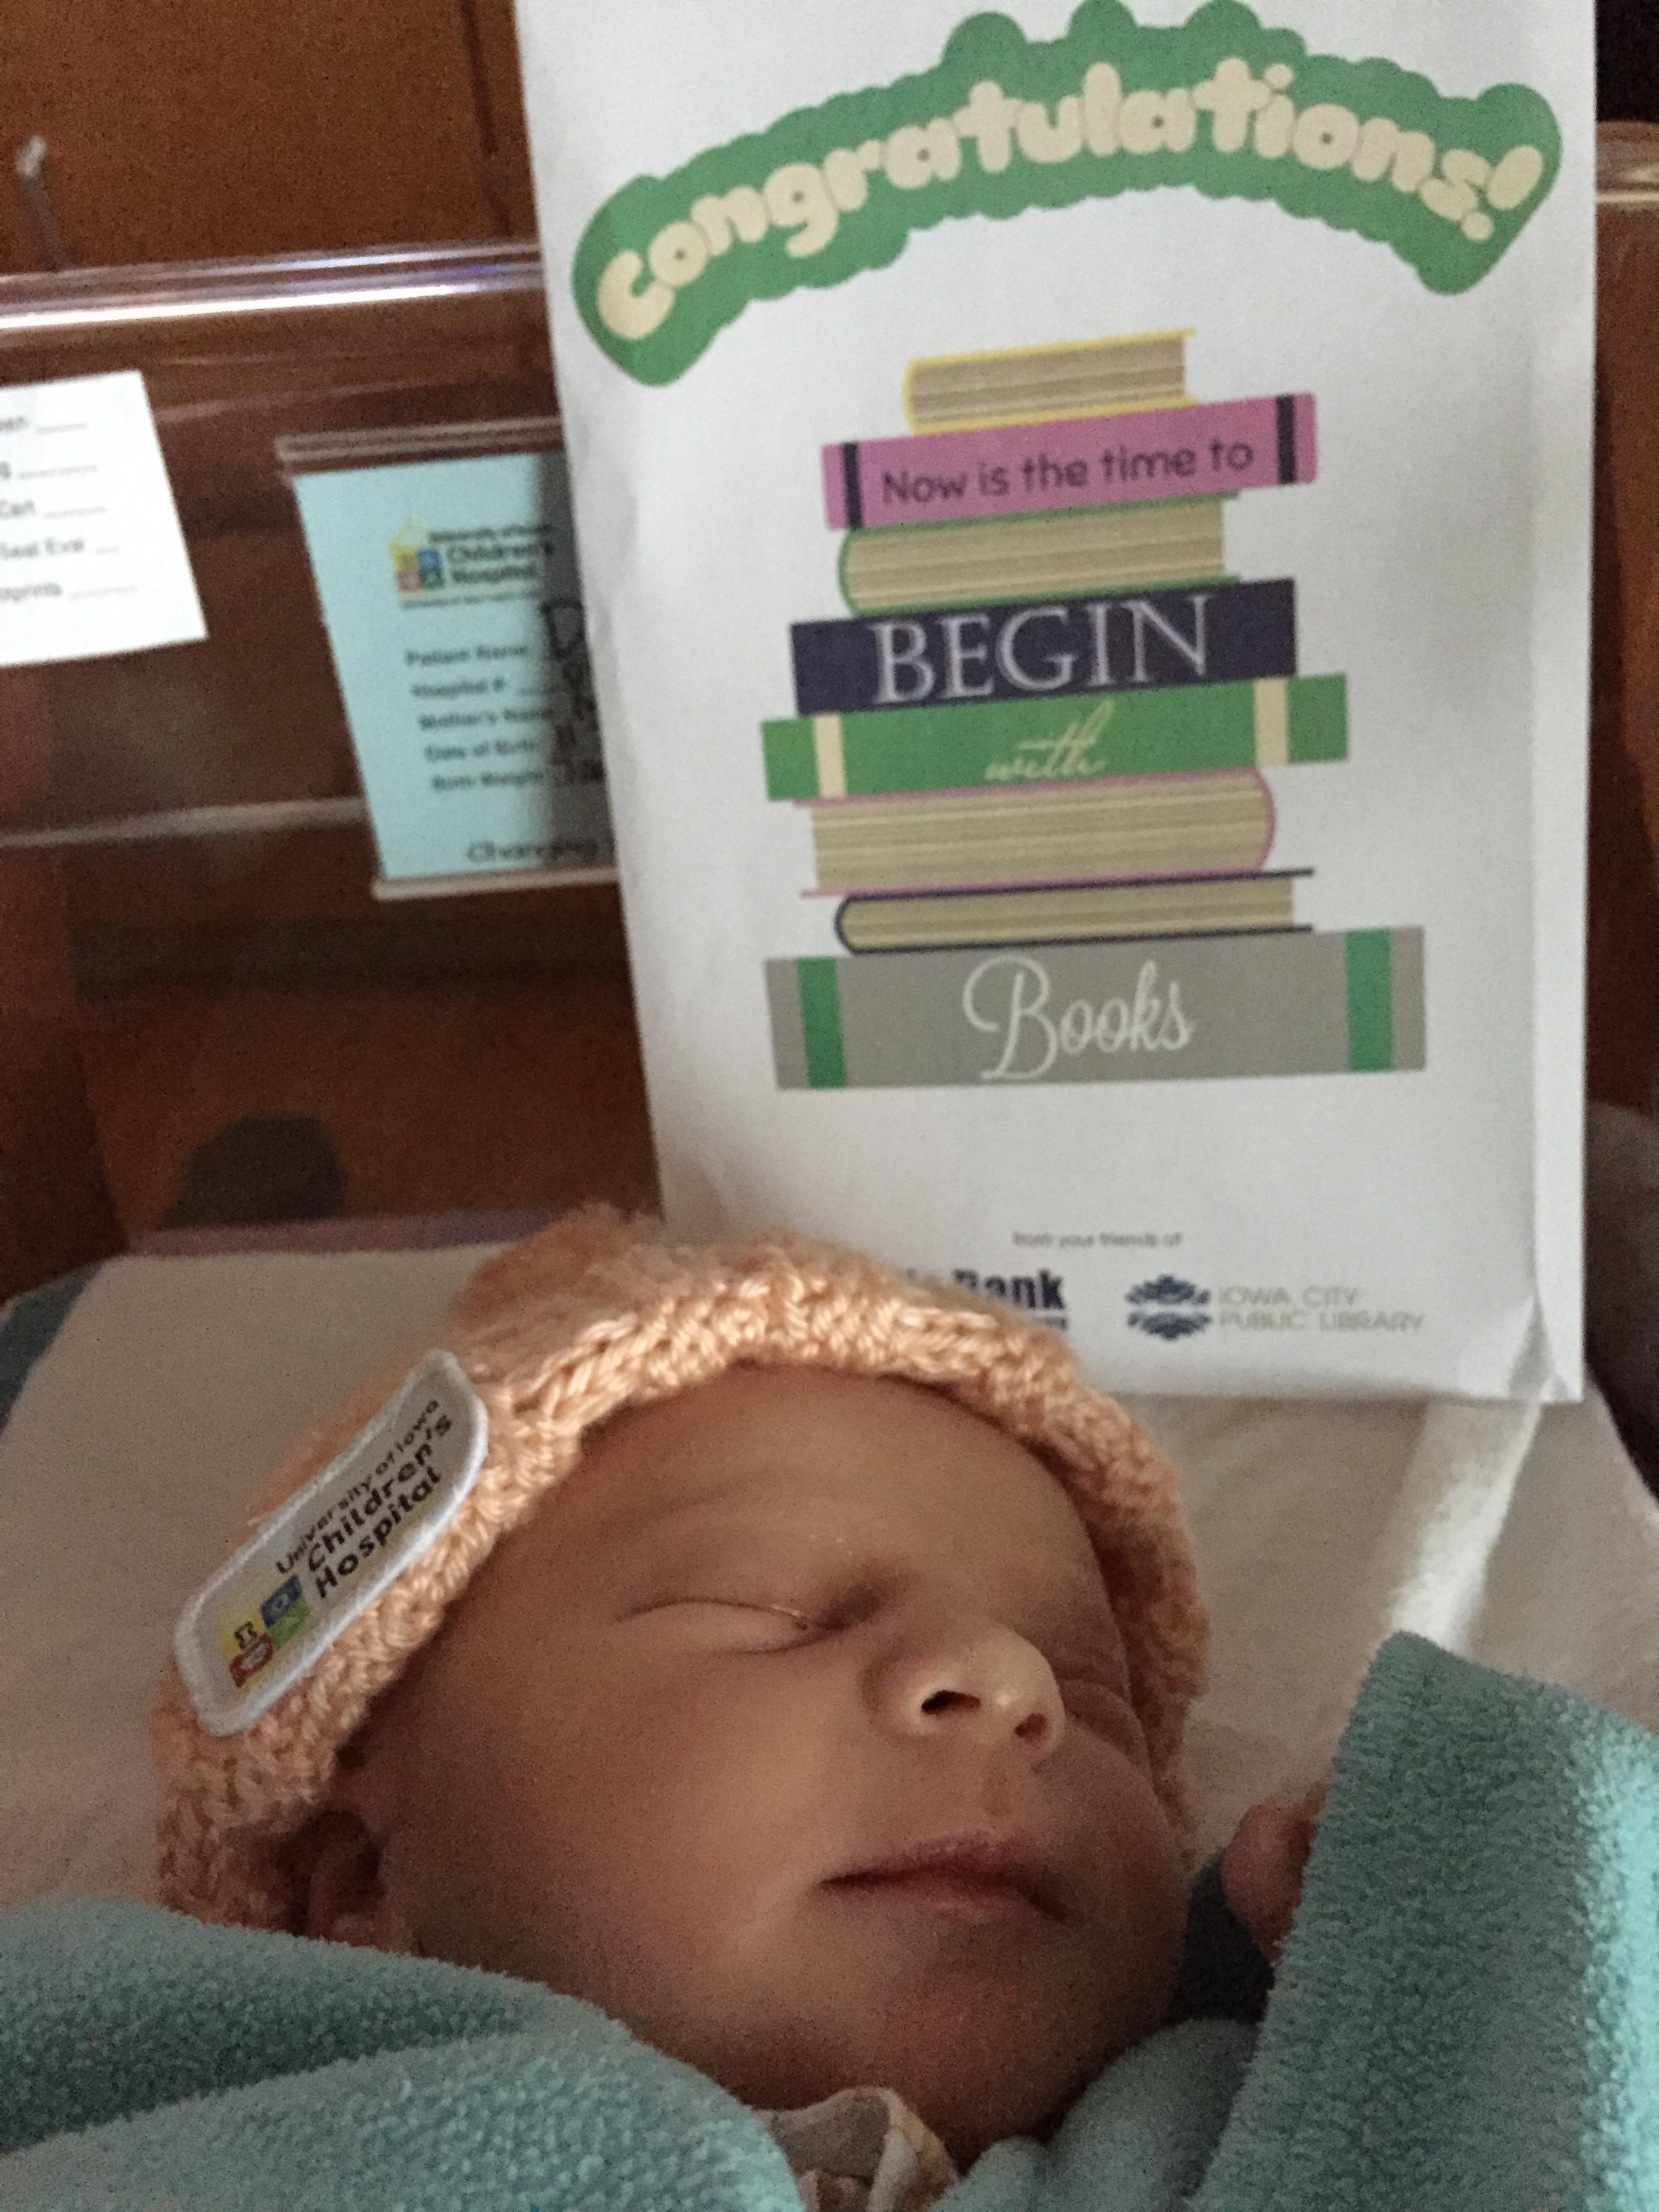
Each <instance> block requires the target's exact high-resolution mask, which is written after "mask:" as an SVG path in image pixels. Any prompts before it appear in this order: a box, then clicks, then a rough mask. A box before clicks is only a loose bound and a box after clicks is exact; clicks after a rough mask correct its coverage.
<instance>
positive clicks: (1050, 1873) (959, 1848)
mask: <svg viewBox="0 0 1659 2212" xmlns="http://www.w3.org/2000/svg"><path fill="white" fill-rule="evenodd" d="M928 1875H937V1876H939V1877H940V1878H941V1880H948V1879H951V1878H954V1879H956V1880H957V1881H962V1882H963V1883H965V1884H969V1883H974V1884H982V1885H983V1886H984V1887H986V1888H987V1889H992V1890H994V1889H1003V1890H1008V1891H1012V1893H1015V1894H1016V1895H1018V1897H1021V1898H1023V1899H1024V1900H1025V1902H1026V1903H1027V1904H1029V1905H1035V1906H1036V1909H1037V1910H1038V1911H1040V1912H1043V1913H1046V1914H1047V1915H1048V1917H1050V1918H1051V1919H1055V1920H1059V1919H1063V1918H1064V1917H1066V1914H1065V1910H1064V1905H1063V1903H1062V1900H1061V1896H1060V1883H1059V1881H1058V1879H1057V1877H1056V1875H1055V1872H1054V1868H1053V1866H1052V1865H1051V1864H1050V1863H1049V1861H1048V1857H1047V1856H1046V1855H1045V1854H1044V1853H1043V1852H1042V1850H1040V1849H1039V1848H1038V1846H1037V1845H1036V1844H1035V1843H1034V1842H1033V1841H1032V1840H1031V1839H1030V1838H1029V1837H1025V1836H1018V1835H1012V1836H1011V1835H1006V1834H1002V1835H999V1834H996V1833H994V1832H988V1831H986V1830H983V1829H978V1830H970V1831H957V1832H953V1833H951V1834H948V1835H942V1836H934V1837H929V1838H924V1839H923V1840H921V1842H918V1843H915V1844H908V1845H905V1846H902V1847H901V1848H900V1849H898V1850H894V1851H890V1852H887V1853H884V1855H883V1856H882V1857H879V1858H877V1859H874V1860H872V1861H871V1862H869V1863H866V1864H864V1865H860V1866H855V1867H852V1868H849V1869H847V1871H846V1872H844V1873H842V1874H839V1875H832V1876H831V1877H830V1879H829V1884H828V1887H832V1888H843V1889H854V1888H866V1889H872V1890H873V1889H878V1888H880V1887H882V1886H883V1885H884V1884H889V1883H890V1884H893V1885H895V1886H897V1885H899V1884H901V1883H902V1882H905V1881H909V1880H912V1879H915V1880H918V1881H920V1880H921V1879H922V1878H925V1877H926V1876H928Z"/></svg>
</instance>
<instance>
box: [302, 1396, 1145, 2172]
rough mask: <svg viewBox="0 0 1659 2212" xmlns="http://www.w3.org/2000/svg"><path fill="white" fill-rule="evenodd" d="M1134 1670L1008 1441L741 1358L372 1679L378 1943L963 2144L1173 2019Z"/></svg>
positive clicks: (737, 2081) (611, 1457)
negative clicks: (901, 2109)
mask: <svg viewBox="0 0 1659 2212" xmlns="http://www.w3.org/2000/svg"><path fill="white" fill-rule="evenodd" d="M343 1802H346V1803H347V1804H349V1805H350V1806H352V1807H353V1808H354V1809H355V1811H356V1813H358V1814H361V1816H362V1819H363V1820H364V1822H365V1824H366V1825H367V1826H368V1830H369V1832H370V1835H371V1837H372V1838H374V1842H375V1844H378V1846H379V1865H378V1875H377V1878H376V1879H377V1887H376V1892H375V1899H374V1911H373V1916H372V1917H371V1920H370V1922H369V1923H368V1925H367V1929H366V1932H368V1935H369V1936H370V1937H371V1939H372V1940H379V1941H384V1942H395V1943H398V1944H404V1945H408V1946H410V1947H411V1948H417V1949H419V1950H421V1951H422V1952H424V1953H427V1954H431V1955H435V1956H438V1957H441V1958H446V1959H451V1960H458V1961H459V1962H461V1963H464V1964H469V1965H475V1966H487V1967H494V1968H496V1969H499V1970H501V1971H502V1972H507V1973H511V1974H517V1975H520V1976H523V1977H525V1978H528V1979H531V1980H533V1981H539V1982H544V1983H546V1984H549V1985H550V1987H552V1988H554V1989H556V1990H563V1991H566V1992H568V1993H569V1994H571V1995H574V1996H581V1997H586V1998H588V1999H590V2000H592V2002H594V2003H596V2004H598V2005H600V2006H602V2007H603V2008H605V2011H607V2012H609V2013H611V2014H612V2015H615V2016H617V2018H619V2019H621V2020H623V2021H626V2022H627V2023H628V2024H629V2026H630V2027H632V2028H634V2029H635V2031H636V2033H639V2034H640V2035H641V2036H643V2037H644V2038H645V2039H647V2041H649V2042H651V2043H653V2044H655V2045H657V2046H658V2047H659V2049H661V2050H664V2051H668V2052H671V2054H673V2055H674V2056H676V2057H681V2058H684V2059H686V2060H688V2061H689V2062H690V2063H691V2064H693V2065H695V2066H697V2067H700V2068H701V2069H702V2070H703V2071H704V2072H706V2073H708V2074H709V2075H712V2076H713V2077H714V2079H715V2080H716V2081H720V2082H722V2083H724V2084H725V2086H726V2087H727V2088H729V2089H731V2090H732V2092H734V2093H735V2094H737V2095H738V2097H740V2098H742V2099H744V2100H745V2101H747V2102H749V2103H751V2104H754V2105H757V2106H790V2105H799V2104H805V2103H808V2102H811V2100H815V2099H816V2098H818V2097H820V2096H824V2095H827V2094H829V2093H830V2092H831V2091H833V2090H835V2089H837V2088H842V2087H848V2086H850V2085H853V2084H855V2083H860V2082H871V2083H875V2084H878V2085H881V2086H884V2087H890V2088H893V2089H896V2091H897V2092H898V2093H900V2094H901V2095H902V2096H903V2097H904V2098H905V2099H907V2100H908V2101H909V2102H910V2103H911V2104H912V2105H913V2106H915V2109H916V2110H917V2111H918V2112H920V2113H921V2116H922V2117H923V2118H925V2119H926V2120H927V2121H928V2123H929V2124H931V2125H932V2126H933V2128H935V2129H936V2130H938V2131H939V2134H940V2135H941V2136H943V2137H944V2138H945V2142H947V2144H949V2146H950V2147H951V2149H952V2150H953V2151H954V2152H955V2153H956V2154H957V2156H958V2158H965V2157H970V2156H972V2155H974V2154H976V2153H977V2151H978V2150H980V2149H981V2148H983V2147H984V2146H985V2145H986V2144H987V2143H988V2142H993V2141H995V2140H997V2139H998V2138H1000V2136H1006V2135H1007V2134H1010V2133H1012V2132H1016V2131H1019V2130H1030V2129H1032V2128H1035V2127H1037V2126H1039V2125H1041V2124H1042V2123H1043V2122H1044V2121H1045V2120H1046V2119H1048V2118H1051V2117H1052V2116H1054V2114H1055V2113H1056V2112H1058V2111H1059V2110H1060V2108H1061V2107H1062V2106H1063V2105H1064V2104H1065V2103H1066V2100H1068V2099H1069V2098H1070V2097H1071V2096H1072V2095H1073V2093H1075V2092H1076V2091H1077V2089H1078V2088H1079V2087H1081V2086H1082V2084H1083V2083H1084V2082H1085V2081H1087V2080H1089V2079H1090V2078H1091V2075H1093V2074H1095V2073H1096V2072H1097V2070H1098V2069H1099V2068H1100V2067H1101V2065H1102V2064H1103V2063H1104V2062H1105V2061H1106V2060H1107V2059H1108V2058H1109V2057H1111V2056H1113V2055H1114V2054H1115V2053H1116V2052H1117V2051H1121V2050H1123V2049H1125V2048H1126V2047H1127V2045H1130V2044H1132V2043H1133V2042H1135V2041H1136V2040H1138V2039H1139V2038H1140V2037H1142V2036H1144V2035H1146V2033H1149V2032H1150V2031H1151V2030H1152V2028H1153V2027H1156V2026H1157V2025H1158V2022H1159V2021H1160V2020H1161V2019H1162V2017H1163V2015H1164V2011H1165V2009H1166V2007H1167V2004H1168V2001H1169V1995H1170V1987H1171V1984H1172V1981H1173V1978H1174V1973H1175V1968H1176V1959H1177V1955H1178V1952H1179V1948H1180V1942H1181V1935H1182V1923H1183V1917H1184V1906H1185V1884H1184V1881H1183V1875H1182V1862H1181V1857H1180V1852H1179V1850H1178V1848H1177V1844H1176V1838H1175V1837H1174V1835H1173V1833H1172V1832H1171V1829H1170V1824H1169V1821H1168V1820H1167V1818H1166V1816H1165V1814H1164V1811H1163V1809H1162V1808H1161V1805H1160V1802H1159V1800H1158V1796H1157V1795H1156V1793H1155V1791H1154V1790H1153V1788H1152V1781H1151V1778H1150V1776H1149V1772H1148V1766H1147V1759H1146V1746H1145V1743H1144V1741H1143V1739H1142V1736H1141V1732H1140V1729H1139V1725H1138V1723H1137V1722H1136V1720H1135V1717H1134V1714H1133V1709H1132V1707H1131V1705H1130V1703H1129V1700H1128V1697H1127V1674H1126V1671H1125V1667H1124V1661H1123V1654H1122V1649H1121V1644H1120V1641H1119V1638H1118V1634H1117V1631H1116V1628H1115V1625H1114V1622H1113V1619H1112V1613H1111V1609H1110V1607H1109V1603H1108V1601H1107V1596H1106V1592H1105V1589H1104V1586H1103V1582H1102V1578H1101V1575H1100V1571H1099V1568H1098V1565H1097V1561H1096V1559H1095V1557H1094V1553H1093V1552H1092V1550H1091V1547H1090V1544H1089V1541H1088V1539H1087V1537H1086V1536H1085V1533H1084V1530H1083V1527H1082V1524H1081V1523H1080V1522H1079V1519H1078V1517H1077V1516H1076V1514H1075V1513H1074V1511H1073V1508H1072V1506H1071V1504H1070V1502H1069V1500H1068V1499H1067V1498H1066V1494H1065V1492H1064V1491H1063V1490H1062V1489H1061V1487H1060V1485H1059V1483H1058V1482H1056V1481H1055V1480H1054V1478H1053V1477H1052V1476H1051V1475H1050V1474H1048V1472H1047V1471H1046V1470H1045V1469H1044V1468H1042V1465H1041V1464H1040V1463H1039V1462H1037V1461H1036V1459H1035V1458H1033V1457H1032V1455H1030V1453H1028V1452H1026V1451H1025V1450H1024V1449H1022V1448H1021V1447H1020V1446H1018V1444H1016V1443H1013V1442H1012V1440H1011V1439H1010V1438H1009V1437H1006V1436H1005V1435H1004V1434H1003V1433H1002V1432H1001V1431H999V1430H997V1429H994V1428H993V1427H991V1426H990V1425H988V1424H987V1423H985V1422H983V1421H981V1420H979V1419H975V1417H974V1416H973V1415H971V1414H969V1413H964V1412H963V1411H962V1410H961V1409H960V1408H959V1407H956V1406H954V1405H952V1404H951V1403H950V1402H949V1401H946V1400H945V1399H944V1398H942V1397H939V1396H938V1395H934V1394H933V1393H931V1392H927V1391H925V1390H922V1389H916V1388H914V1387H912V1386H910V1385H908V1384H904V1383H885V1382H867V1381H860V1380H857V1379H854V1378H849V1377H846V1376H836V1375H828V1374H823V1373H819V1372H815V1371H813V1370H806V1369H800V1368H790V1369H776V1370H764V1369H760V1370H738V1371H734V1372H732V1373H731V1374H728V1375H727V1376H724V1377H722V1378H721V1379H720V1381H718V1382H716V1383H711V1384H708V1385H707V1386H705V1387H704V1388H702V1389H698V1390H696V1391H693V1392H690V1393H688V1394H687V1395H684V1396H683V1397H680V1398H677V1399H674V1400H671V1401H668V1402H666V1403H665V1404H663V1405H661V1406H659V1407H651V1408H648V1409H646V1410H643V1411H641V1412H638V1413H629V1414H628V1415H625V1416H623V1418H622V1419H619V1420H617V1422H616V1423H614V1424H613V1425H611V1427H610V1428H609V1429H608V1430H606V1431H604V1432H603V1433H602V1434H601V1435H599V1437H596V1438H595V1439H594V1440H593V1441H592V1444H591V1446H590V1448H589V1449H587V1451H586V1453H585V1455H584V1457H583V1461H582V1463H581V1465H580V1468H578V1470H577V1471H576V1473H575V1474H574V1477H573V1478H572V1479H571V1480H570V1481H569V1483H568V1485H567V1486H565V1487H563V1488H562V1489H561V1490H560V1491H559V1492H556V1493H555V1495H554V1496H553V1497H552V1498H550V1501H549V1502H548V1503H547V1504H545V1505H544V1507H543V1508H542V1510H540V1512H539V1513H538V1515H537V1516H536V1517H535V1519H534V1520H533V1521H532V1522H531V1523H530V1524H529V1525H528V1526H527V1527H526V1528H524V1529H523V1530H522V1531H520V1533H519V1534H516V1535H515V1536H514V1537H513V1539H512V1540H511V1541H509V1542H507V1544H505V1545H503V1546H502V1547H501V1550H500V1551H499V1552H498V1553H496V1554H495V1557H494V1558H493V1559H491V1560H490V1562H489V1565H487V1566H486V1567H484V1568H483V1571H481V1572H480V1574H479V1575H478V1576H477V1577H476V1579H475V1581H474V1582H473V1583H472V1585H471V1588H470V1589H469V1590H468V1592H467V1595H466V1597H465V1601H464V1602H463V1603H462V1604H461V1606H460V1607H459V1609H458V1611H457V1613H456V1614H455V1615H454V1616H453V1618H452V1620H451V1621H450V1622H449V1623H448V1624H447V1626H446V1627H445V1630H444V1632H443V1633H442V1634H441V1637H440V1638H438V1639H437V1640H436V1641H435V1644H433V1645H432V1646H431V1647H430V1648H429V1650H428V1652H427V1653H426V1654H425V1655H424V1656H423V1657H422V1662H420V1663H419V1665H418V1666H417V1667H416V1669H415V1670H413V1672H412V1673H411V1674H410V1675H409V1676H408V1677H407V1678H405V1680H404V1683H402V1684H401V1685H400V1686H398V1690H397V1691H395V1692H393V1693H392V1696H391V1697H390V1698H389V1699H388V1700H387V1701H386V1705H385V1706H384V1708H383V1709H382V1711H381V1712H380V1716H379V1717H378V1718H377V1721H376V1723H375V1725H374V1727H373V1728H372V1729H370V1730H369V1732H368V1737H367V1740H366V1744H365V1747H364V1750H363V1755H362V1761H361V1764H360V1765H357V1766H356V1769H355V1771H350V1772H348V1773H347V1774H346V1776H345V1777H344V1778H343ZM312 1924H313V1932H323V1933H326V1932H337V1931H331V1930H330V1929H328V1927H327V1926H326V1925H325V1924H324V1925H322V1926H319V1925H318V1924H317V1922H316V1918H315V1916H314V1915H313V1923H312ZM360 1932H362V1931H360Z"/></svg>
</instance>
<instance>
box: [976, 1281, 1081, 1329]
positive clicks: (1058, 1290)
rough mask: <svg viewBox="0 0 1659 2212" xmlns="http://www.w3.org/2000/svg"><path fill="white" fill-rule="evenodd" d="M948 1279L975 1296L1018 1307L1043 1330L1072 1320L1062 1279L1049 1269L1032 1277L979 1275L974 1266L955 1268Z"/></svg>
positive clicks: (1063, 1325)
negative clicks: (1039, 1324) (1039, 1323)
mask: <svg viewBox="0 0 1659 2212" xmlns="http://www.w3.org/2000/svg"><path fill="white" fill-rule="evenodd" d="M951 1281H952V1282H955V1283H959V1284H960V1285H962V1287H963V1290H964V1291H973V1292H974V1293H975V1296H976V1297H981V1298H994V1299H995V1300H996V1301H997V1303H998V1304H999V1305H1005V1306H1014V1307H1017V1308H1018V1310H1019V1311H1020V1312H1021V1313H1024V1314H1029V1315H1030V1318H1031V1319H1032V1320H1033V1321H1039V1322H1042V1325H1043V1327H1044V1328H1059V1329H1063V1328H1066V1324H1067V1322H1069V1321H1070V1319H1071V1316H1070V1315H1069V1314H1068V1313H1067V1311H1066V1285H1065V1281H1064V1279H1063V1278H1062V1277H1060V1276H1059V1275H1057V1274H1055V1273H1054V1269H1053V1268H1052V1267H1039V1268H1038V1270H1037V1272H1036V1274H1035V1275H981V1273H979V1272H978V1270H977V1269H976V1268H974V1267H956V1268H953V1269H952V1270H951Z"/></svg>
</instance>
